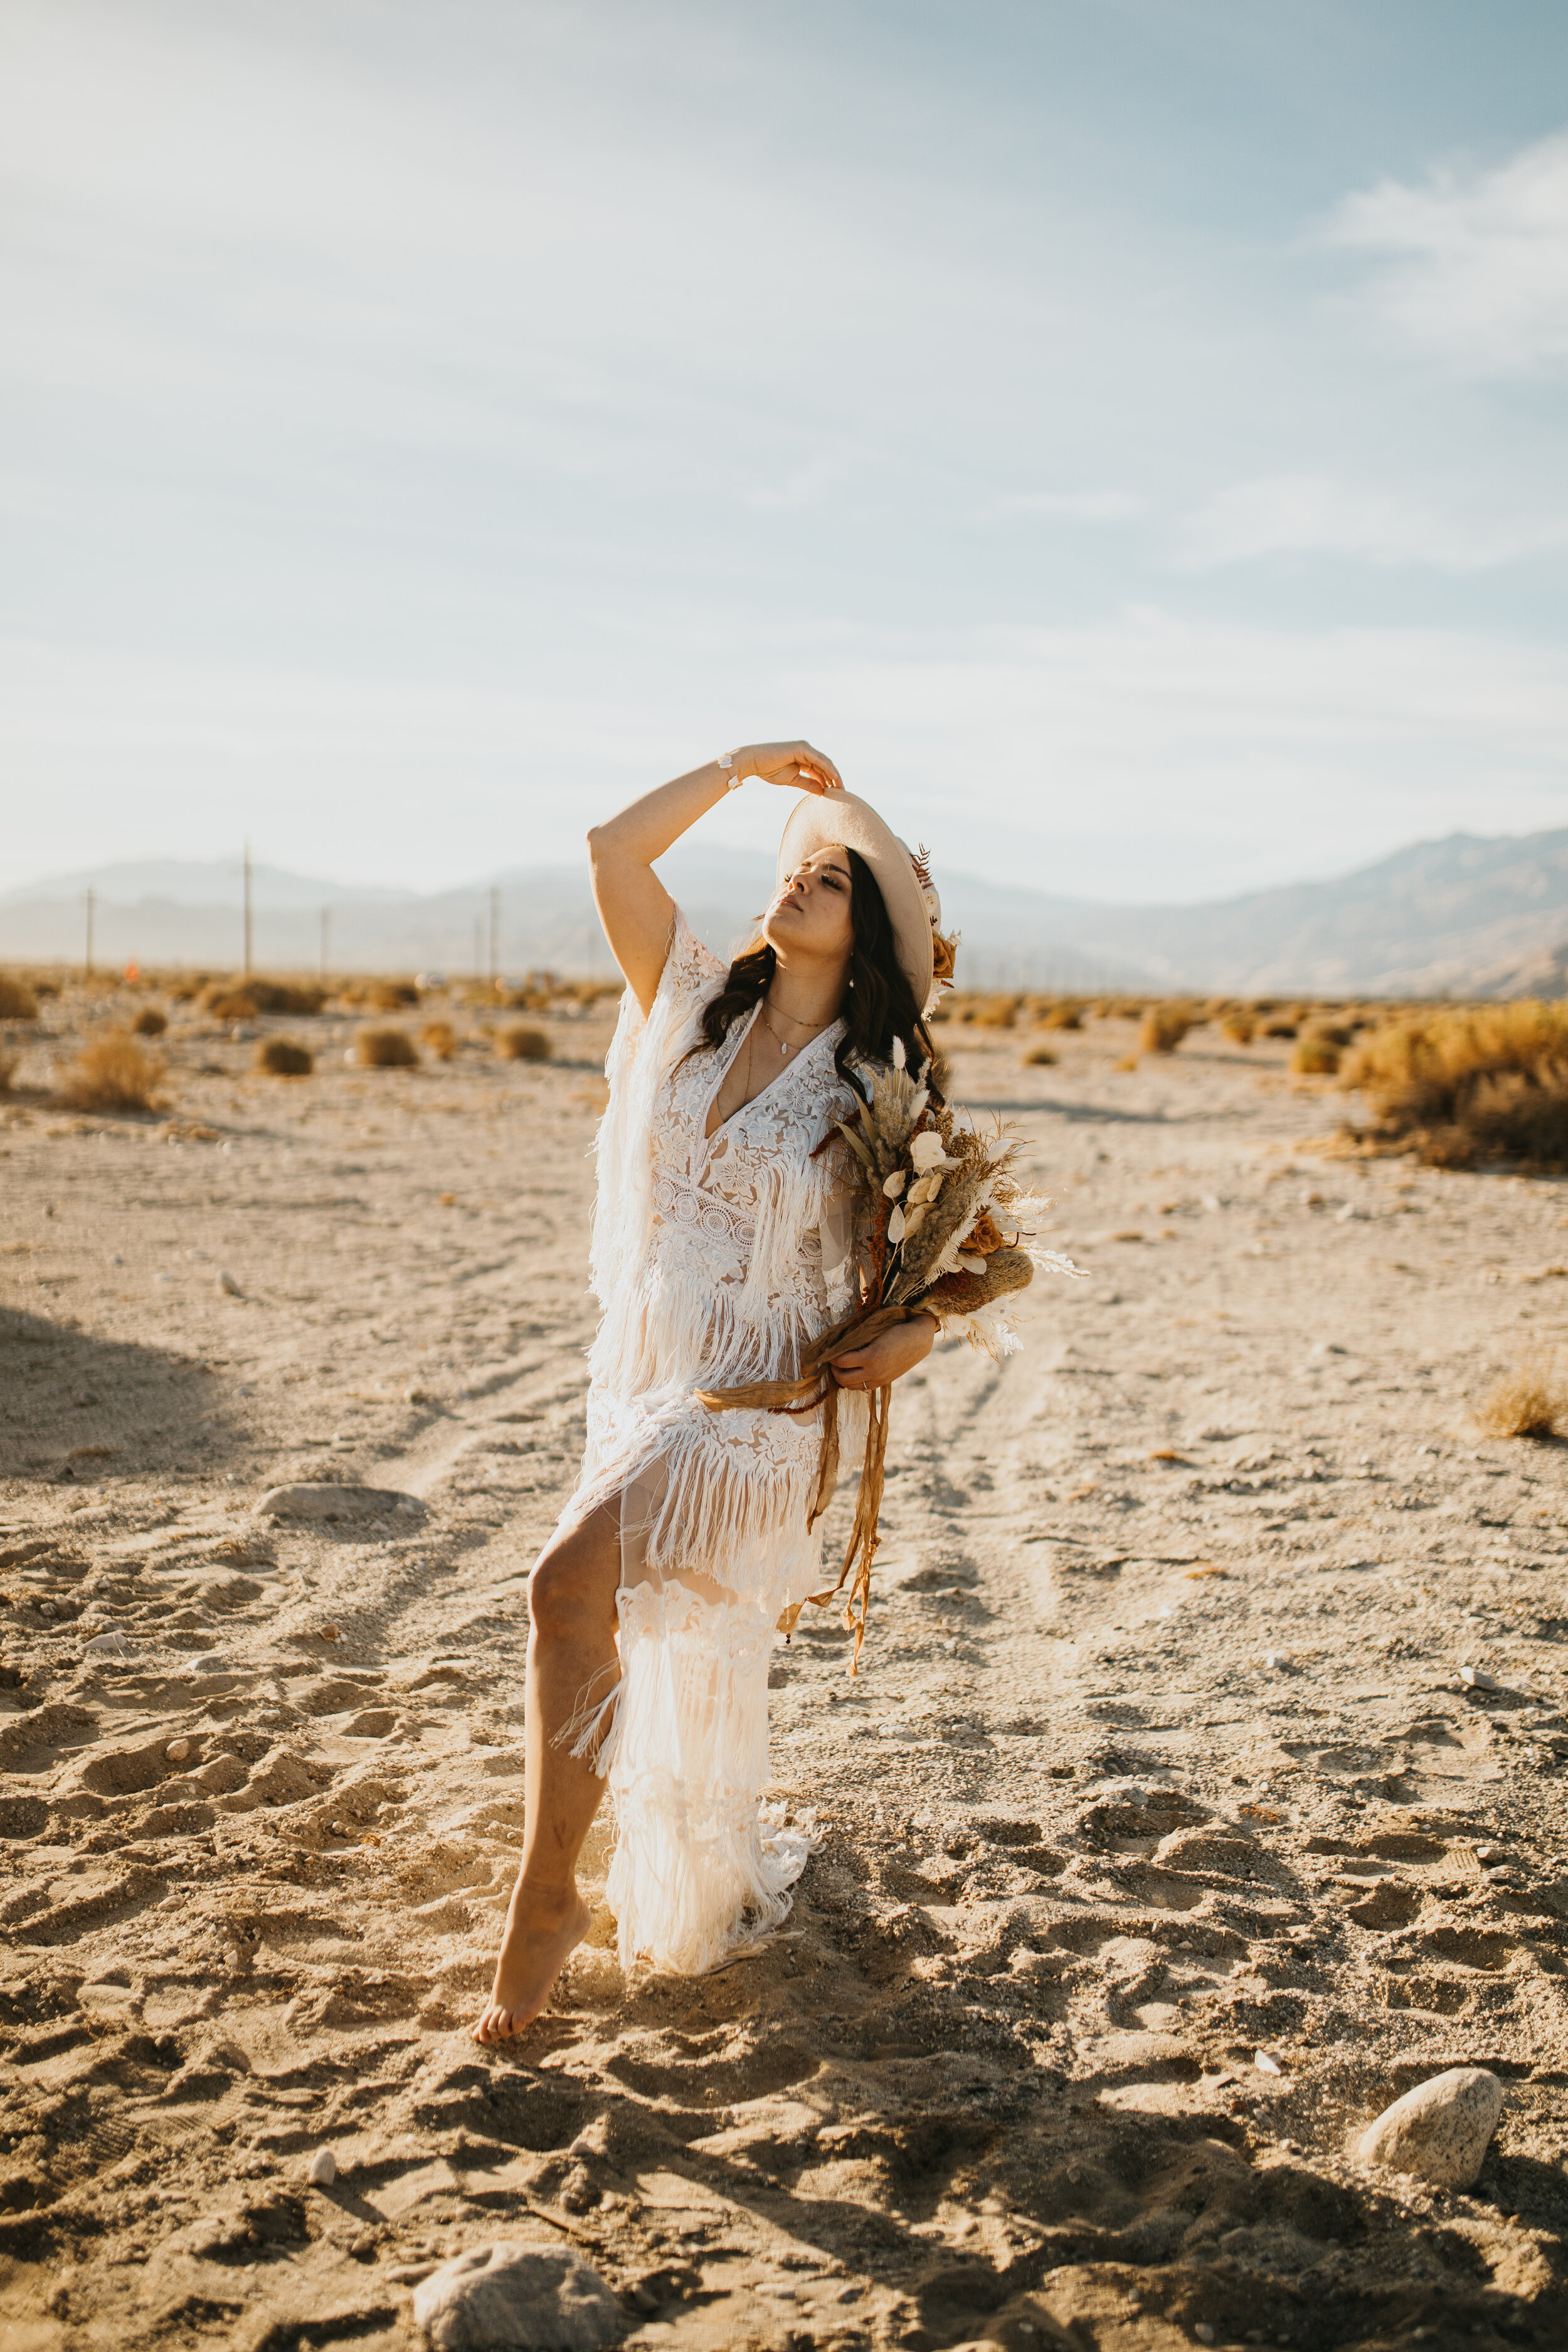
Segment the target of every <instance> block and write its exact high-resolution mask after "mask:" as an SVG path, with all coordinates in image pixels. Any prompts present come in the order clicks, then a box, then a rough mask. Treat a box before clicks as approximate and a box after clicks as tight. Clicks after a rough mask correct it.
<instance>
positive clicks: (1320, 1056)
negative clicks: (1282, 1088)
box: [1290, 1029, 1340, 1078]
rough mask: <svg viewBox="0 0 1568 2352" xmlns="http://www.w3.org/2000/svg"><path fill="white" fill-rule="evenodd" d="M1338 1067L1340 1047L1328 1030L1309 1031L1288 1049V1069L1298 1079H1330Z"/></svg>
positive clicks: (1331, 1032)
mask: <svg viewBox="0 0 1568 2352" xmlns="http://www.w3.org/2000/svg"><path fill="white" fill-rule="evenodd" d="M1339 1066H1340V1047H1339V1045H1337V1044H1336V1043H1335V1039H1334V1033H1333V1031H1332V1030H1329V1029H1309V1030H1308V1032H1307V1034H1306V1035H1305V1036H1304V1037H1298V1038H1297V1040H1296V1043H1295V1045H1293V1046H1292V1047H1291V1049H1290V1067H1291V1069H1292V1070H1293V1071H1294V1072H1295V1074H1296V1076H1298V1077H1299V1078H1331V1077H1332V1076H1333V1075H1334V1072H1335V1071H1336V1070H1337V1069H1338V1068H1339Z"/></svg>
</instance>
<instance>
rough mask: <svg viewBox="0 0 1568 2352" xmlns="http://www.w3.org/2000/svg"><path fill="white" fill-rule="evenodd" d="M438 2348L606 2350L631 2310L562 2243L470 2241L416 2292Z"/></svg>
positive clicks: (454, 2351) (422, 2319) (419, 2319)
mask: <svg viewBox="0 0 1568 2352" xmlns="http://www.w3.org/2000/svg"><path fill="white" fill-rule="evenodd" d="M414 2317H415V2321H416V2325H417V2326H420V2327H423V2328H424V2329H425V2331H426V2334H427V2336H429V2339H430V2341H431V2343H432V2344H433V2345H434V2346H435V2347H436V2352H501V2347H503V2346H504V2347H510V2346H516V2347H520V2352H546V2347H548V2352H603V2347H605V2345H609V2344H613V2343H615V2342H616V2338H617V2337H618V2336H622V2335H623V2334H624V2333H625V2332H626V2315H625V2313H624V2312H623V2310H622V2308H621V2305H620V2302H619V2300H618V2298H617V2297H616V2295H614V2294H612V2293H611V2291H610V2289H609V2287H608V2286H607V2285H606V2284H605V2281H604V2280H603V2279H602V2278H601V2277H600V2276H599V2273H598V2272H597V2271H595V2270H594V2269H592V2268H591V2267H590V2266H589V2264H588V2263H585V2262H584V2260H583V2258H582V2256H581V2255H580V2254H574V2253H571V2252H567V2251H566V2250H565V2249H563V2248H561V2247H557V2246H524V2245H518V2244H515V2243H512V2244H506V2243H503V2244H499V2245H489V2246H470V2247H469V2248H468V2252H466V2253H461V2254H459V2255H458V2257H457V2258H456V2260H455V2261H453V2262H449V2263H443V2264H442V2265H441V2268H440V2269H439V2270H438V2271H435V2272H433V2273H432V2274H431V2275H430V2277H429V2278H427V2279H426V2280H425V2281H424V2282H423V2283H422V2284H421V2285H419V2286H418V2287H416V2290H415V2294H414Z"/></svg>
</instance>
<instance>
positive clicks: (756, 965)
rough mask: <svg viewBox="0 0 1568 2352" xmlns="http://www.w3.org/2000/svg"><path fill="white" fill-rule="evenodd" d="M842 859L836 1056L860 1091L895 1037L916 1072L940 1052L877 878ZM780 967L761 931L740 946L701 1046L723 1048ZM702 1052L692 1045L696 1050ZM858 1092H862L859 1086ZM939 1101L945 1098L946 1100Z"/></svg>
mask: <svg viewBox="0 0 1568 2352" xmlns="http://www.w3.org/2000/svg"><path fill="white" fill-rule="evenodd" d="M844 854H845V856H847V858H848V860H849V925H850V932H851V945H850V949H849V971H848V982H849V985H848V986H847V989H846V990H845V992H844V1002H843V1003H842V1004H841V1005H840V1006H839V1008H838V1012H839V1016H840V1018H841V1019H842V1021H843V1023H844V1034H843V1036H842V1037H841V1038H840V1039H839V1041H838V1044H837V1046H836V1047H835V1049H834V1055H833V1059H834V1063H835V1066H837V1071H838V1075H839V1076H840V1077H841V1078H844V1079H846V1080H847V1082H848V1083H849V1084H850V1085H851V1086H855V1085H856V1080H855V1076H854V1069H853V1065H854V1064H855V1063H856V1062H858V1061H867V1060H871V1061H879V1062H890V1061H891V1060H892V1057H893V1040H894V1038H895V1037H901V1038H902V1039H903V1041H904V1052H905V1054H906V1055H907V1056H908V1057H909V1063H910V1068H911V1069H918V1068H919V1066H920V1065H921V1063H922V1062H931V1063H934V1062H935V1060H936V1051H935V1048H934V1047H933V1045H932V1044H931V1033H930V1031H929V1030H928V1029H927V1027H926V1024H925V1022H924V1020H923V1019H922V1018H921V1008H920V1006H919V1005H918V1004H917V1003H915V992H914V990H913V989H912V988H911V987H910V982H909V977H908V974H907V973H906V972H905V971H904V968H903V965H902V964H901V963H900V961H899V948H898V941H897V940H896V939H895V938H894V935H893V926H892V923H891V921H890V920H889V915H888V907H887V901H886V900H885V899H884V898H883V897H882V893H881V891H880V890H879V887H877V877H876V876H875V875H874V874H873V873H872V871H871V869H870V867H869V866H868V865H867V863H866V860H865V859H864V858H863V857H862V856H860V854H859V852H858V850H854V849H847V850H846V851H845V853H844ZM777 969H778V956H777V953H776V951H775V950H774V949H773V947H772V946H771V945H770V943H769V942H768V940H765V939H763V937H762V936H761V935H760V934H759V935H758V937H757V938H756V939H754V940H752V943H751V945H750V946H749V947H746V948H742V950H741V952H740V954H739V955H738V956H737V957H736V958H735V961H734V962H733V963H732V964H731V966H730V969H729V971H728V972H727V973H726V974H725V978H724V985H723V987H722V988H721V990H720V992H719V993H718V995H717V996H716V997H715V998H714V999H713V1002H712V1003H711V1004H710V1005H708V1006H707V1007H706V1009H705V1010H704V1012H703V1015H702V1044H703V1045H711V1046H713V1047H715V1048H717V1047H718V1046H720V1045H722V1044H723V1043H724V1040H725V1038H726V1037H727V1036H728V1035H729V1034H730V1032H731V1029H732V1028H733V1027H734V1025H735V1024H736V1022H737V1021H739V1020H740V1019H741V1018H742V1015H743V1014H745V1013H749V1012H750V1011H751V1009H752V1005H753V1004H755V1003H757V1002H758V1001H759V999H760V998H762V997H763V996H765V995H766V994H767V992H768V989H769V986H770V985H771V983H772V981H773V974H774V972H775V971H777ZM692 1051H693V1053H696V1052H698V1051H700V1047H698V1046H693V1047H692ZM927 1083H928V1084H929V1083H930V1080H929V1078H928V1081H927ZM857 1091H858V1092H863V1091H864V1088H863V1087H857ZM935 1091H936V1090H935V1088H934V1087H933V1088H932V1092H933V1093H935ZM936 1098H937V1100H938V1101H939V1102H940V1101H941V1099H942V1097H941V1096H940V1095H937V1097H936Z"/></svg>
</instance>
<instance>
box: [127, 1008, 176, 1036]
mask: <svg viewBox="0 0 1568 2352" xmlns="http://www.w3.org/2000/svg"><path fill="white" fill-rule="evenodd" d="M168 1025H169V1016H168V1014H167V1013H160V1012H159V1010H158V1008H157V1006H156V1005H155V1004H144V1005H143V1006H142V1010H141V1012H140V1013H138V1014H137V1015H136V1018H135V1020H134V1021H133V1022H132V1024H131V1034H132V1036H133V1037H161V1036H162V1035H163V1032H164V1030H165V1029H166V1028H167V1027H168Z"/></svg>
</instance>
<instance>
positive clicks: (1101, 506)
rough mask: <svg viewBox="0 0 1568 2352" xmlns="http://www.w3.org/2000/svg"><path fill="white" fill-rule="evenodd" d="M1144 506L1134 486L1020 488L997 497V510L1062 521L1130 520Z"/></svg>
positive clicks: (1004, 512)
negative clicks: (1113, 488) (1124, 487)
mask: <svg viewBox="0 0 1568 2352" xmlns="http://www.w3.org/2000/svg"><path fill="white" fill-rule="evenodd" d="M1143 510H1144V507H1143V500H1142V499H1141V498H1138V497H1136V496H1134V494H1133V492H1132V491H1131V490H1018V491H1015V492H1014V493H1013V494H1012V495H1011V496H1009V497H1006V498H1001V499H997V501H996V512H997V513H998V514H1015V515H1042V516H1044V517H1046V518H1047V520H1052V521H1056V520H1060V521H1062V522H1089V523H1095V522H1131V521H1132V520H1134V518H1135V517H1136V516H1138V515H1141V514H1142V512H1143Z"/></svg>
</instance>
